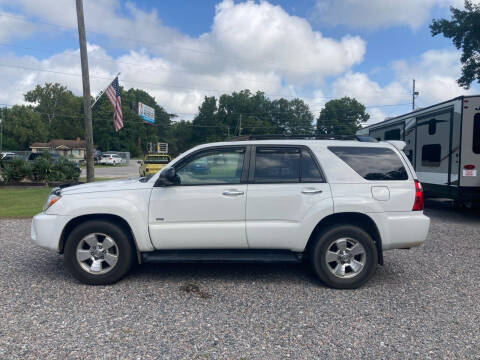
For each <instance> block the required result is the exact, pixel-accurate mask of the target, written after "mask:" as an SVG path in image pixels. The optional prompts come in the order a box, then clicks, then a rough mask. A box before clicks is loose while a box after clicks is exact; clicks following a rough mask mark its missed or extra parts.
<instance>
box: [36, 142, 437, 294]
mask: <svg viewBox="0 0 480 360" xmlns="http://www.w3.org/2000/svg"><path fill="white" fill-rule="evenodd" d="M403 146H405V143H403V142H401V141H396V142H378V143H377V142H362V141H355V140H305V139H297V140H262V141H252V140H249V141H231V142H221V143H213V144H205V145H200V146H197V147H195V148H193V149H191V150H189V151H187V152H186V153H184V154H183V155H181V156H179V157H177V158H176V159H175V160H173V161H172V162H170V163H169V164H168V165H167V166H166V167H165V168H164V169H162V171H160V172H159V173H157V174H155V175H151V176H148V177H144V178H140V179H129V180H116V181H105V182H96V183H89V184H83V185H76V186H69V187H64V188H61V189H60V188H57V189H54V190H52V192H51V193H50V195H49V196H48V199H47V202H46V204H45V207H44V210H43V212H42V213H40V214H38V215H36V216H35V217H34V218H33V222H32V239H33V241H34V242H35V243H37V244H38V245H40V246H43V247H46V248H49V249H52V250H55V251H57V252H59V253H63V254H64V262H65V267H66V268H67V269H68V270H69V271H70V272H71V273H72V274H73V276H74V277H75V278H77V279H78V280H80V281H81V282H84V283H87V284H94V285H97V284H110V283H114V282H116V281H117V280H119V279H120V278H122V277H123V276H124V275H126V274H127V273H128V271H129V269H130V268H131V266H132V265H133V264H134V263H144V262H145V263H147V262H216V261H219V262H251V261H259V262H301V261H305V262H307V263H309V264H310V265H311V268H312V269H313V272H314V273H315V274H316V275H317V276H318V278H320V279H321V280H322V281H323V282H324V283H325V284H327V285H328V286H331V287H335V288H355V287H358V286H360V285H362V284H363V283H365V282H366V281H367V280H368V279H369V278H371V277H372V275H373V274H374V272H375V269H376V267H377V264H379V263H380V264H383V256H382V253H383V251H386V250H391V249H407V248H411V247H414V246H419V245H421V244H422V243H423V241H424V240H425V238H426V236H427V233H428V228H429V223H430V220H429V218H428V217H426V216H425V215H424V214H423V211H422V210H423V193H422V187H421V184H420V183H419V181H418V180H417V177H416V175H415V172H414V170H413V168H412V166H411V164H410V162H409V161H408V159H407V158H406V156H405V155H404V154H403V152H402V149H403Z"/></svg>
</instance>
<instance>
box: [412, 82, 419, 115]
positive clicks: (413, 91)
mask: <svg viewBox="0 0 480 360" xmlns="http://www.w3.org/2000/svg"><path fill="white" fill-rule="evenodd" d="M418 94H419V92H418V91H415V79H413V88H412V110H415V96H418Z"/></svg>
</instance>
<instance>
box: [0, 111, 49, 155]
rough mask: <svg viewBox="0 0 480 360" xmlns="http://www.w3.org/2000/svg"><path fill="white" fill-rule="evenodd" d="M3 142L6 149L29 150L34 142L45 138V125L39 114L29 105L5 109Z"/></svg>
mask: <svg viewBox="0 0 480 360" xmlns="http://www.w3.org/2000/svg"><path fill="white" fill-rule="evenodd" d="M4 114H5V118H4V122H3V143H4V147H5V149H7V150H30V145H31V144H32V143H34V142H45V141H46V140H47V127H46V125H45V124H44V123H43V121H42V119H41V116H40V114H39V113H37V112H36V111H35V110H34V109H32V108H31V107H29V106H24V105H21V106H20V105H15V106H13V107H12V108H11V109H5V112H4Z"/></svg>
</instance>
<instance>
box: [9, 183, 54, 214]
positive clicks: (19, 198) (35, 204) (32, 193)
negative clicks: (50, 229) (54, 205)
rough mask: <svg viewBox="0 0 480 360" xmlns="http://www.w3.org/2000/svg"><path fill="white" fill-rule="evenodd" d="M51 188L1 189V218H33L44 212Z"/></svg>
mask: <svg viewBox="0 0 480 360" xmlns="http://www.w3.org/2000/svg"><path fill="white" fill-rule="evenodd" d="M50 190H51V189H50V188H49V187H43V186H42V187H38V188H27V189H18V188H16V189H9V188H4V189H0V218H2V217H3V218H5V217H8V218H18V217H32V216H33V215H35V214H37V213H39V212H41V211H42V207H43V204H44V203H45V200H47V196H48V193H49V192H50Z"/></svg>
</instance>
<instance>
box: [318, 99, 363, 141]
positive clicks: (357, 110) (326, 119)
mask: <svg viewBox="0 0 480 360" xmlns="http://www.w3.org/2000/svg"><path fill="white" fill-rule="evenodd" d="M365 110H366V109H365V106H364V105H363V104H361V103H359V102H358V101H357V100H355V99H353V98H349V97H343V98H341V99H335V100H330V101H329V102H327V103H326V104H325V107H324V108H323V109H322V111H321V112H320V116H319V117H318V119H317V132H318V133H319V134H325V135H333V134H336V135H353V134H355V132H356V131H357V130H358V129H359V128H360V127H361V124H362V123H364V122H366V121H367V120H368V119H369V118H370V115H369V114H367V113H366V111H365Z"/></svg>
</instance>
